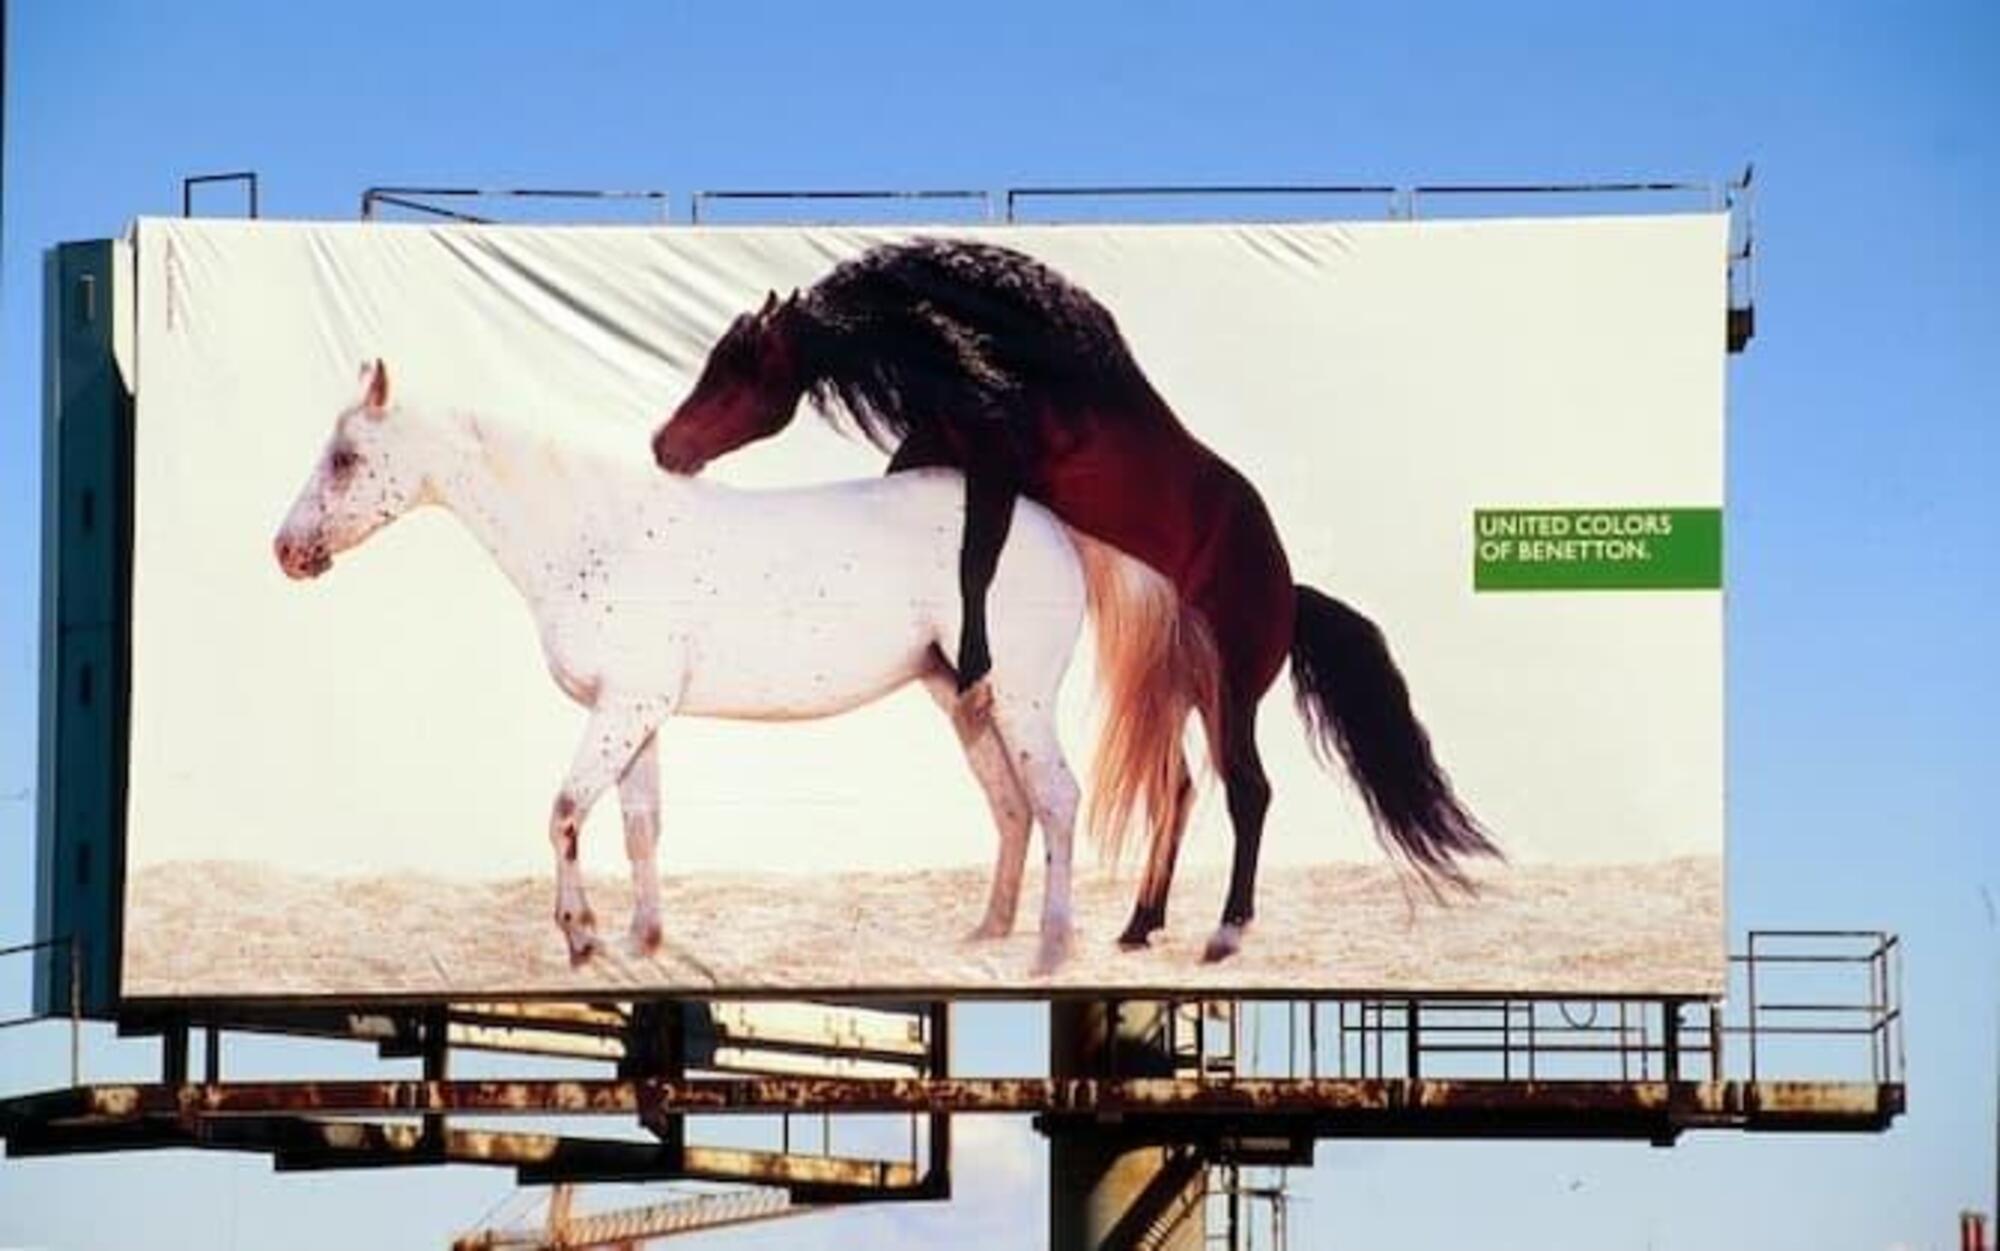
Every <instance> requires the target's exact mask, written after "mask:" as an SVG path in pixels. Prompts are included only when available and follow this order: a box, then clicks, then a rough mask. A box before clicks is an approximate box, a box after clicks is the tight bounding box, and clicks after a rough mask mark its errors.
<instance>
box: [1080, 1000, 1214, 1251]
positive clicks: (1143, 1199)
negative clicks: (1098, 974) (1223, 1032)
mask: <svg viewBox="0 0 2000 1251" xmlns="http://www.w3.org/2000/svg"><path fill="white" fill-rule="evenodd" d="M1172 1020H1173V1017H1172V1008H1171V1006H1170V1005H1168V1004H1166V1003H1164V1002H1160V1001H1155V1000H1143V1001H1133V1000H1126V1001H1124V1002H1123V1003H1121V1004H1120V1010H1119V1011H1117V1012H1115V1013H1114V1012H1113V1011H1112V1010H1111V1007H1110V1005H1109V1004H1107V1003H1105V1002H1104V1001H1102V1000H1083V1001H1074V1002H1069V1001H1065V1002H1057V1003H1052V1004H1050V1005H1049V1073H1050V1076H1052V1077H1054V1078H1056V1079H1058V1080H1065V1079H1067V1080H1078V1079H1098V1078H1100V1075H1107V1067H1106V1066H1107V1064H1108V1063H1109V1062H1110V1061H1111V1060H1112V1058H1113V1057H1114V1056H1115V1058H1116V1066H1115V1067H1114V1068H1111V1069H1110V1070H1109V1072H1108V1077H1109V1079H1110V1080H1112V1081H1119V1080H1123V1079H1126V1078H1133V1077H1157V1076H1168V1075H1171V1074H1172V1073H1173V1071H1174V1055H1173V1034H1172ZM1204 1032H1205V1029H1204ZM1114 1035H1115V1038H1116V1044H1115V1046H1114V1045H1113V1040H1114ZM1042 1127H1043V1130H1044V1132H1046V1133H1047V1135H1048V1139H1049V1247H1050V1249H1051V1251H1109V1249H1110V1248H1113V1247H1127V1246H1134V1245H1146V1246H1150V1247H1155V1248H1159V1249H1160V1251H1201V1248H1202V1245H1203V1227H1202V1218H1201V1210H1202V1202H1201V1196H1202V1193H1203V1187H1204V1184H1205V1178H1206V1173H1207V1168H1206V1163H1205V1156H1204V1155H1203V1153H1202V1152H1201V1150H1199V1149H1194V1150H1188V1149H1185V1148H1182V1149H1174V1148H1168V1147H1162V1146H1159V1145H1156V1144H1153V1143H1148V1142H1146V1141H1144V1139H1143V1138H1142V1137H1139V1136H1136V1135H1134V1134H1133V1133H1131V1131H1130V1129H1129V1127H1127V1126H1126V1125H1124V1124H1122V1123H1121V1122H1119V1121H1117V1120H1107V1119H1102V1118H1098V1119H1084V1118H1080V1117H1049V1118H1045V1119H1044V1121H1043V1124H1042ZM1142 1233H1143V1234H1145V1235H1146V1236H1147V1239H1148V1240H1147V1241H1146V1242H1144V1243H1143V1244H1141V1242H1140V1235H1141V1234H1142Z"/></svg>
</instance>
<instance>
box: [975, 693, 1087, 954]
mask: <svg viewBox="0 0 2000 1251" xmlns="http://www.w3.org/2000/svg"><path fill="white" fill-rule="evenodd" d="M993 728H994V730H995V731H997V732H998V734H999V736H1000V742H1001V744H1002V746H1003V747H1004V748H1005V749H1006V753H1007V759H1008V760H1009V762H1010V763H1011V764H1012V765H1013V768H1014V776H1015V777H1017V778H1019V779H1020V780H1021V784H1022V786H1023V787H1024V788H1025V789H1026V790H1027V792H1028V803H1029V804H1030V806H1031V807H1033V809H1034V813H1035V821H1036V823H1037V824H1039V825H1040V826H1041V827H1042V846H1043V854H1044V861H1045V864H1046V871H1045V873H1044V877H1043V882H1042V941H1041V946H1040V948H1039V949H1038V950H1037V952H1036V955H1035V964H1034V968H1033V970H1032V972H1033V976H1036V977H1044V976H1047V975H1048V974H1050V973H1053V972H1054V971H1055V970H1056V968H1057V966H1059V965H1060V964H1061V963H1062V962H1063V960H1064V959H1065V958H1066V957H1067V956H1068V955H1069V951H1070V946H1071V943H1072V941H1073V939H1074V931H1075V914H1074V911H1073V909H1072V907H1071V898H1070V876H1071V867H1072V862H1073V860H1074V850H1075V835H1076V808H1077V801H1078V799H1079V798H1080V797H1081V794H1082V792H1081V791H1080V790H1079V789H1078V787H1077V784H1076V776H1075V775H1074V774H1072V773H1071V772H1070V770H1069V764H1068V763H1067V762H1066V761H1065V760H1064V759H1063V752H1062V743H1061V742H1060V741H1059V740H1058V739H1057V738H1056V727H1055V715H1054V709H1053V706H1052V704H1051V703H1050V702H1049V701H1046V700H1045V701H1042V702H1040V703H1031V702H1029V701H1027V700H1022V699H1019V698H1016V697H1013V696H1010V695H1008V694H1007V693H1005V692H1004V691H1000V692H995V694H994V700H993Z"/></svg>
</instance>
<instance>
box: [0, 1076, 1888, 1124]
mask: <svg viewBox="0 0 2000 1251" xmlns="http://www.w3.org/2000/svg"><path fill="white" fill-rule="evenodd" d="M1902 1110H1903V1087H1902V1086H1901V1085H1900V1084H1888V1085H1875V1084H1870V1083H1855V1082H1681V1083H1674V1084H1669V1083H1667V1082H1664V1081H1640V1082H1596V1081H1543V1082H1508V1081H1494V1080H1476V1081H1442V1080H1432V1079H1426V1080H1408V1079H1401V1078H1391V1079H1350V1078H1319V1079H1286V1078H1242V1079H1236V1080H1230V1081H1220V1082H1218V1081H1207V1082H1204V1081H1198V1080H1191V1079H1184V1078H1131V1079H1125V1080H1116V1081H1114V1080H1101V1079H1091V1078H1066V1079H1046V1078H938V1079H881V1078H704V1079H692V1080H684V1081H671V1080H663V1079H643V1080H628V1081H619V1080H532V1081H528V1080H521V1081H430V1082H426V1081H377V1082H370V1081H326V1082H311V1081H286V1082H226V1083H222V1084H220V1085H214V1086H210V1085H202V1084H187V1085H181V1086H168V1085H159V1084H150V1085H99V1086H84V1087H76V1088H65V1089H61V1090H55V1091H48V1092H43V1093H41V1094H35V1095H26V1096H21V1097H18V1098H15V1099H11V1100H8V1101H6V1102H4V1103H0V1133H8V1134H11V1133H12V1132H13V1127H15V1126H28V1127H33V1126H36V1125H63V1124H93V1123H96V1124H102V1123H116V1122H129V1121H135V1120H139V1119H143V1118H146V1117H173V1118H178V1119H180V1120H182V1121H184V1122H187V1123H194V1122H197V1121H203V1120H208V1119H211V1118H228V1117H240V1116H249V1117H257V1116H272V1115H317V1116H362V1115H369V1114H375V1115H381V1114H393V1115H405V1116H419V1115H423V1114H426V1113H432V1114H436V1113H462V1114H475V1115H482V1116H493V1115H524V1116H551V1115H563V1116H568V1115H586V1116H587V1115H616V1116H636V1115H639V1114H641V1113H645V1114H648V1115H662V1114H673V1113H683V1114H731V1113H777V1112H795V1113H800V1112H809V1113H818V1112H934V1113H954V1114H958V1113H1015V1114H1018V1113H1042V1114H1045V1115H1048V1116H1052V1117H1064V1116H1090V1117H1120V1118H1128V1117H1145V1116H1162V1117H1168V1116H1171V1117H1192V1118H1218V1119H1222V1120H1234V1121H1241V1122H1245V1123H1250V1124H1253V1125H1254V1123H1255V1122H1258V1121H1266V1122H1269V1123H1273V1124H1275V1123H1278V1122H1297V1121H1300V1120H1304V1121H1306V1122H1308V1123H1309V1124H1310V1125H1311V1127H1312V1129H1313V1132H1314V1133H1315V1134H1316V1135H1318V1136H1336V1135H1344V1134H1351V1133H1356V1132H1361V1133H1370V1132H1379V1133H1385V1134H1401V1133H1410V1132H1418V1131H1421V1130H1422V1129H1424V1128H1425V1127H1427V1126H1428V1127H1434V1128H1438V1129H1445V1130H1449V1129H1453V1128H1457V1127H1459V1126H1461V1125H1463V1126H1464V1128H1465V1129H1467V1130H1468V1131H1469V1130H1472V1129H1477V1130H1478V1131H1479V1132H1482V1133H1494V1132H1505V1131H1506V1130H1507V1129H1508V1128H1509V1127H1510V1126H1513V1127H1517V1128H1518V1129H1520V1130H1521V1131H1523V1132H1532V1133H1537V1134H1561V1133H1564V1132H1572V1133H1575V1134H1578V1135H1580V1136H1587V1135H1590V1134H1591V1133H1592V1130H1593V1127H1594V1126H1608V1127H1610V1128H1612V1129H1613V1130H1615V1131H1617V1132H1622V1133H1636V1132H1638V1128H1639V1127H1642V1126H1658V1125H1662V1124H1668V1125H1673V1126H1676V1127H1680V1128H1689V1129H1710V1128H1741V1129H1761V1130H1778V1129H1785V1130H1800V1129H1807V1130H1810V1129H1820V1130H1828V1131H1837V1130H1848V1131H1867V1130H1879V1129H1882V1128H1884V1127H1886V1126H1887V1124H1888V1123H1889V1122H1890V1121H1891V1120H1893V1119H1894V1118H1895V1117H1896V1116H1897V1115H1898V1114H1900V1113H1901V1112H1902Z"/></svg>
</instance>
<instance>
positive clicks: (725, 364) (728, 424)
mask: <svg viewBox="0 0 2000 1251" xmlns="http://www.w3.org/2000/svg"><path fill="white" fill-rule="evenodd" d="M798 301H799V293H798V292H796V291H794V292H792V295H791V298H790V299H787V300H785V301H784V302H782V303H780V302H779V300H778V293H777V292H775V291H773V292H771V293H770V295H769V296H767V297H766V298H765V300H764V306H763V307H762V308H761V309H759V310H757V311H756V312H755V313H745V314H743V315H742V316H741V317H738V318H737V319H736V320H735V321H733V322H731V323H730V324H729V329H728V330H726V331H724V332H723V335H722V337H721V338H720V339H718V340H716V343H715V347H714V348H713V349H711V350H710V352H709V354H708V363H707V364H706V365H704V366H703V367H702V371H701V378H700V380H699V381H697V382H696V383H695V385H694V392H693V394H691V395H689V396H688V397H687V399H685V400H683V401H681V406H680V407H679V408H677V409H675V410H674V415H673V416H672V417H669V418H668V419H667V421H666V424H665V425H663V426H661V427H660V428H659V429H658V430H656V431H654V433H653V459H654V461H656V462H657V463H658V464H659V466H660V468H662V469H664V470H666V471H667V472H669V473H687V474H691V473H700V472H701V468H702V466H703V465H706V464H707V463H708V462H709V461H711V460H714V459H715V458H716V457H718V456H721V455H723V454H724V453H726V452H732V451H735V450H736V449H737V448H739V447H742V446H743V445H744V444H746V443H753V442H755V441H757V440H758V439H767V438H769V437H770V436H772V435H774V434H776V433H778V431H780V430H782V429H784V428H785V426H786V424H787V423H788V422H790V421H791V419H792V416H793V414H794V413H796V412H797V411H798V406H799V393H800V392H801V391H802V390H803V389H804V386H805V383H804V379H803V378H801V376H800V361H799V351H798V342H797V339H796V329H797V325H798V316H797V315H798Z"/></svg>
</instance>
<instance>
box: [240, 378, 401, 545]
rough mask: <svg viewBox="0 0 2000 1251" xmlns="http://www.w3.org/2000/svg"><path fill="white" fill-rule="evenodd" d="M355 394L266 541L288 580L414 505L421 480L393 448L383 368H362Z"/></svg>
mask: <svg viewBox="0 0 2000 1251" xmlns="http://www.w3.org/2000/svg"><path fill="white" fill-rule="evenodd" d="M361 384H362V392H361V399H360V401H359V402H358V403H356V404H353V405H351V406H350V407H348V408H347V409H345V410H343V411H342V412H341V414H340V416H339V418H338V419H336V420H335V422H334V424H333V436H332V437H331V438H329V439H328V440H327V441H326V450H325V451H324V452H322V453H321V454H320V458H319V463H318V464H316V465H314V466H313V471H312V474H311V476H310V477H308V478H307V479H306V484H305V486H304V487H302V488H300V490H299V497H298V499H296V500H295V501H293V503H292V509H291V511H290V512H288V513H286V514H285V521H284V524H283V525H281V526H279V527H278V537H277V539H276V540H275V541H274V542H273V543H272V547H273V549H274V550H275V551H276V553H277V556H278V566H279V568H281V569H283V570H284V571H285V574H286V576H287V577H292V578H316V577H318V576H319V575H320V574H322V573H325V572H326V571H327V569H328V568H329V567H330V566H331V565H332V564H333V558H334V555H335V554H336V553H338V552H344V551H346V550H347V549H348V548H350V547H353V546H354V545H355V544H357V543H359V542H361V541H362V540H363V539H365V538H367V537H368V536H369V535H371V534H373V533H375V531H377V530H379V529H381V528H382V527H383V526H385V525H387V524H388V523H389V522H391V521H394V520H395V519H396V518H398V517H400V516H402V515H403V514H404V513H406V512H408V511H409V510H410V509H411V507H413V506H414V505H416V504H417V503H419V502H421V500H422V496H423V491H424V484H425V477H424V475H423V473H422V472H421V471H420V470H419V469H418V468H417V467H416V466H414V465H412V464H410V463H409V460H410V458H409V456H408V455H407V449H401V450H403V451H404V454H403V455H400V456H399V455H397V452H398V450H399V448H398V444H399V440H398V438H397V435H398V433H399V431H398V427H399V426H400V425H403V424H407V418H401V419H399V418H398V417H397V415H396V411H397V410H396V408H395V407H394V406H393V405H392V404H391V403H390V399H389V370H388V367H387V366H385V365H383V363H382V362H381V361H379V360H378V361H376V362H374V363H373V364H370V365H363V366H362V367H361Z"/></svg>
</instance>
